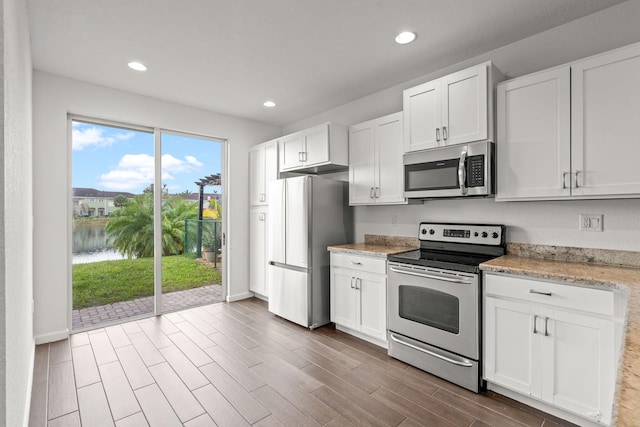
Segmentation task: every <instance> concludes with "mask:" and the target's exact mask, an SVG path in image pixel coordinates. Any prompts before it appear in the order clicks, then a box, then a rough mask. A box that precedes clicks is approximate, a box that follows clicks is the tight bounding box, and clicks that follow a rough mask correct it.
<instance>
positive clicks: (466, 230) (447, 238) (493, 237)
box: [418, 222, 504, 246]
mask: <svg viewBox="0 0 640 427" xmlns="http://www.w3.org/2000/svg"><path fill="white" fill-rule="evenodd" d="M503 234H504V226H503V225H481V224H443V223H429V222H423V223H421V224H420V231H419V235H418V238H419V239H420V240H428V241H433V242H455V243H470V244H476V245H495V246H498V245H501V244H502V242H503V238H504V236H503Z"/></svg>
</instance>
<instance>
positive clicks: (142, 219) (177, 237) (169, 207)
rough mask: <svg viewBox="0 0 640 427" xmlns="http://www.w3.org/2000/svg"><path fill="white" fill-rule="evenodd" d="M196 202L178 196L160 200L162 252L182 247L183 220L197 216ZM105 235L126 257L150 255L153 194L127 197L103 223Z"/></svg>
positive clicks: (177, 249) (172, 251)
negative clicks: (105, 223) (122, 205)
mask: <svg viewBox="0 0 640 427" xmlns="http://www.w3.org/2000/svg"><path fill="white" fill-rule="evenodd" d="M197 217H198V206H197V205H195V204H193V203H190V202H188V201H186V200H184V199H182V198H180V197H176V196H174V197H167V198H165V199H163V201H162V255H163V256H164V255H176V254H180V253H182V252H183V251H184V220H185V219H186V218H197ZM106 231H107V237H108V239H109V241H110V242H111V243H112V244H113V246H114V247H115V248H116V249H117V250H118V251H119V252H120V253H121V254H122V255H125V256H127V258H132V257H136V258H147V257H152V256H153V194H152V193H149V192H147V193H143V194H140V195H137V196H134V197H133V198H132V199H129V200H127V202H126V203H125V205H124V207H123V208H121V209H118V210H117V211H115V212H114V213H113V214H111V218H110V220H109V223H107V226H106Z"/></svg>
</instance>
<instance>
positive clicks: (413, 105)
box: [403, 62, 503, 152]
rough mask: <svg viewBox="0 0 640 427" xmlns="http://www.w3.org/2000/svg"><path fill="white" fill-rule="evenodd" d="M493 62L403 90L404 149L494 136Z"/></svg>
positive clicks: (496, 78) (499, 76)
mask: <svg viewBox="0 0 640 427" xmlns="http://www.w3.org/2000/svg"><path fill="white" fill-rule="evenodd" d="M502 78H503V77H502V74H501V73H500V71H499V70H498V69H497V68H496V67H495V66H494V65H493V64H492V63H491V62H485V63H483V64H480V65H477V66H474V67H470V68H467V69H465V70H462V71H458V72H457V73H453V74H450V75H448V76H444V77H441V78H439V79H437V80H433V81H430V82H426V83H423V84H421V85H418V86H415V87H412V88H409V89H406V90H405V91H404V92H403V111H404V151H405V152H410V151H418V150H424V149H427V148H434V147H438V146H443V145H453V144H461V143H465V142H472V141H480V140H484V139H493V85H494V83H495V82H497V81H499V80H502Z"/></svg>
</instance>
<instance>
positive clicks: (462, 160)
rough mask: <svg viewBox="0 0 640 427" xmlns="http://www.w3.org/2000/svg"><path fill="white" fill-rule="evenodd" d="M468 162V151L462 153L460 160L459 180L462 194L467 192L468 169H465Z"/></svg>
mask: <svg viewBox="0 0 640 427" xmlns="http://www.w3.org/2000/svg"><path fill="white" fill-rule="evenodd" d="M466 162H467V152H466V151H463V152H462V153H460V161H459V162H458V182H459V184H460V192H461V193H462V195H465V194H467V186H466V185H465V184H466V183H465V181H466V180H467V170H466V169H465V163H466Z"/></svg>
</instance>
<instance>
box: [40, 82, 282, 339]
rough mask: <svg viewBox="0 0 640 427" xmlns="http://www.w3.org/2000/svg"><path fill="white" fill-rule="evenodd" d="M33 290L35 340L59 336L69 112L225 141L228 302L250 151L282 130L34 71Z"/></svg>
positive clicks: (244, 241) (236, 292)
mask: <svg viewBox="0 0 640 427" xmlns="http://www.w3.org/2000/svg"><path fill="white" fill-rule="evenodd" d="M33 91H34V116H33V121H34V128H33V136H34V156H33V168H34V183H33V184H34V200H35V205H36V211H35V217H34V220H35V229H34V240H35V242H36V244H35V247H34V258H35V260H36V263H35V265H36V268H35V272H34V294H35V304H36V310H35V311H36V314H35V320H34V323H35V335H36V340H37V342H47V341H52V340H56V339H60V338H64V337H65V336H66V334H67V329H68V327H69V326H70V325H68V324H67V316H68V313H69V310H70V307H69V302H68V301H69V283H70V277H69V274H68V266H69V265H70V253H69V249H68V248H69V247H70V246H68V245H69V242H68V238H69V233H68V231H67V221H68V219H69V215H71V212H70V201H69V198H68V191H69V188H70V186H71V183H70V175H71V173H70V170H71V167H70V161H71V149H70V147H69V143H68V139H67V114H68V113H72V114H79V115H83V116H87V117H94V118H100V119H106V120H113V121H118V122H122V123H132V124H136V125H142V126H150V127H161V128H165V129H170V130H177V131H184V132H192V133H196V134H201V135H205V136H213V137H218V138H224V139H227V140H228V141H229V144H228V147H229V167H228V169H227V170H226V171H225V173H226V178H227V179H228V181H229V183H230V187H229V191H228V197H229V199H228V201H229V205H228V207H227V208H226V209H227V211H228V212H229V213H232V214H230V215H229V221H228V227H229V228H228V236H227V243H228V247H227V254H228V257H229V269H228V281H227V284H228V286H229V295H230V298H231V299H235V298H240V297H243V296H248V291H249V288H248V282H249V276H248V270H247V258H248V254H249V248H248V241H249V235H248V232H247V229H248V223H249V217H248V209H247V206H248V198H249V196H248V185H249V184H248V176H247V164H248V149H249V147H251V146H252V145H254V144H256V143H258V142H262V141H266V140H268V139H271V138H273V137H275V136H278V135H280V133H281V129H280V128H279V127H275V126H269V125H265V124H262V123H257V122H252V121H249V120H243V119H238V118H234V117H230V116H225V115H222V114H217V113H213V112H210V111H205V110H201V109H197V108H192V107H187V106H184V105H179V104H175V103H171V102H166V101H161V100H158V99H154V98H149V97H145V96H140V95H136V94H132V93H128V92H123V91H119V90H115V89H110V88H107V87H103V86H96V85H92V84H88V83H84V82H80V81H77V80H71V79H67V78H63V77H59V76H55V75H52V74H47V73H42V72H39V71H36V72H35V73H34V86H33Z"/></svg>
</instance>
